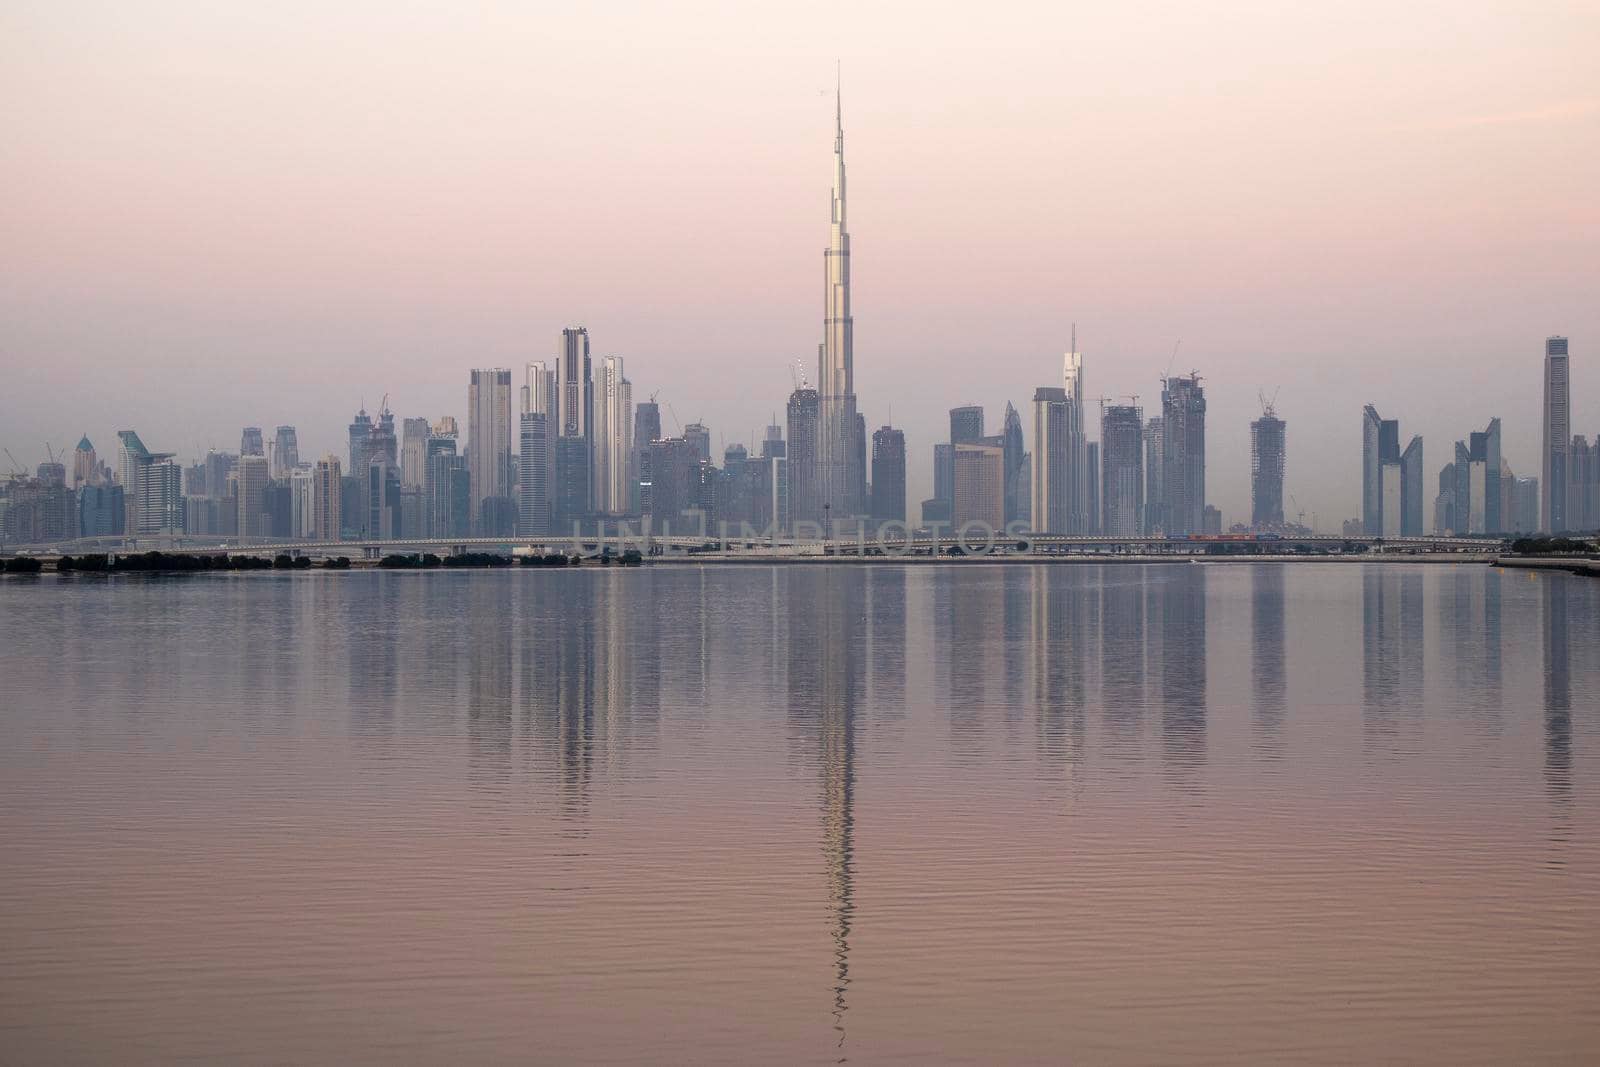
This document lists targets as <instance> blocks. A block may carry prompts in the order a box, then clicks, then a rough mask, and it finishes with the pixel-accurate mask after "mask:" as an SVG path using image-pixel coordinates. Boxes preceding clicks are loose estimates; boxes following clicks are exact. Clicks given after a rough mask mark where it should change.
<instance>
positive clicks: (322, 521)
mask: <svg viewBox="0 0 1600 1067" xmlns="http://www.w3.org/2000/svg"><path fill="white" fill-rule="evenodd" d="M342 473H343V472H342V471H341V470H340V469H339V457H338V456H336V455H334V454H333V453H332V452H329V453H328V454H327V455H325V456H323V457H322V458H321V459H319V460H317V465H316V466H315V467H314V468H313V469H312V478H313V485H312V487H311V492H312V496H313V507H314V511H315V514H314V517H313V519H312V522H311V530H312V532H311V536H312V538H313V539H314V540H317V541H337V540H339V534H340V531H341V529H342V527H343V525H344V522H343V516H342V515H341V514H340V513H339V505H340V491H341V489H342V483H343V478H342V477H341V474H342Z"/></svg>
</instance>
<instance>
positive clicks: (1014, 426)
mask: <svg viewBox="0 0 1600 1067" xmlns="http://www.w3.org/2000/svg"><path fill="white" fill-rule="evenodd" d="M1000 445H1001V447H1002V448H1004V449H1005V466H1006V488H1005V495H1006V522H1007V523H1010V522H1013V521H1015V520H1016V518H1017V516H1018V515H1020V514H1021V513H1022V512H1023V511H1026V510H1028V507H1027V504H1026V503H1024V501H1026V499H1027V495H1028V486H1026V485H1019V484H1018V481H1019V480H1018V477H1017V475H1018V474H1019V473H1020V472H1021V470H1022V461H1023V459H1024V458H1025V457H1026V456H1027V446H1026V444H1024V442H1023V438H1022V416H1021V415H1019V414H1017V409H1016V408H1014V407H1012V406H1011V404H1010V402H1009V401H1008V402H1007V403H1006V414H1005V421H1004V422H1002V423H1001V430H1000ZM1019 498H1020V499H1019Z"/></svg>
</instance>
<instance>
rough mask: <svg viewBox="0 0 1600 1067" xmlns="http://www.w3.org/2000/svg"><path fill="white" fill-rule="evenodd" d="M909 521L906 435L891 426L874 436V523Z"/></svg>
mask: <svg viewBox="0 0 1600 1067" xmlns="http://www.w3.org/2000/svg"><path fill="white" fill-rule="evenodd" d="M905 518H906V435H905V434H904V433H903V432H902V431H900V430H896V429H894V428H893V427H891V426H883V427H880V428H879V429H877V430H875V431H873V434H872V521H873V522H874V523H877V524H879V525H882V524H883V523H886V522H904V521H905Z"/></svg>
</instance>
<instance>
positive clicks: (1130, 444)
mask: <svg viewBox="0 0 1600 1067" xmlns="http://www.w3.org/2000/svg"><path fill="white" fill-rule="evenodd" d="M1100 469H1101V478H1100V484H1101V493H1100V514H1101V524H1100V532H1101V533H1103V534H1105V535H1106V536H1107V537H1138V536H1140V535H1141V534H1143V533H1144V503H1145V494H1144V412H1143V411H1142V410H1140V409H1139V408H1138V407H1136V406H1133V405H1131V404H1112V405H1109V406H1108V407H1106V408H1104V409H1102V410H1101V412H1100Z"/></svg>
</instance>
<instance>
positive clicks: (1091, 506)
mask: <svg viewBox="0 0 1600 1067" xmlns="http://www.w3.org/2000/svg"><path fill="white" fill-rule="evenodd" d="M1084 451H1085V452H1086V453H1087V454H1088V460H1089V462H1088V463H1087V464H1086V466H1087V467H1088V469H1089V473H1088V475H1087V476H1086V477H1085V478H1084V484H1085V485H1087V486H1088V487H1089V501H1088V507H1087V509H1086V510H1085V512H1084V522H1083V532H1084V533H1086V534H1097V533H1099V532H1100V479H1099V478H1098V477H1096V476H1095V475H1094V473H1093V472H1095V471H1098V470H1099V469H1100V442H1099V441H1090V442H1089V443H1088V445H1087V446H1086V447H1085V449H1084Z"/></svg>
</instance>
